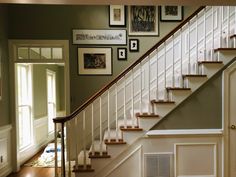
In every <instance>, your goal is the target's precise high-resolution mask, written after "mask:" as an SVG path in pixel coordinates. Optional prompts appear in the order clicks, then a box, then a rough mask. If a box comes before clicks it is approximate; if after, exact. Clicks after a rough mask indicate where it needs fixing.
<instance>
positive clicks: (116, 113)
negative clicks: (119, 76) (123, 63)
mask: <svg viewBox="0 0 236 177" xmlns="http://www.w3.org/2000/svg"><path fill="white" fill-rule="evenodd" d="M115 108H116V110H115V111H116V112H115V115H116V141H117V142H118V141H119V139H118V130H119V128H118V103H117V83H115Z"/></svg>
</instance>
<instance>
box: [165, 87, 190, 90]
mask: <svg viewBox="0 0 236 177" xmlns="http://www.w3.org/2000/svg"><path fill="white" fill-rule="evenodd" d="M166 90H180V91H184V90H191V88H182V87H166Z"/></svg>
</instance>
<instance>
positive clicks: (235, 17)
mask: <svg viewBox="0 0 236 177" xmlns="http://www.w3.org/2000/svg"><path fill="white" fill-rule="evenodd" d="M234 34H236V6H235V8H234ZM234 47H235V48H236V37H234Z"/></svg>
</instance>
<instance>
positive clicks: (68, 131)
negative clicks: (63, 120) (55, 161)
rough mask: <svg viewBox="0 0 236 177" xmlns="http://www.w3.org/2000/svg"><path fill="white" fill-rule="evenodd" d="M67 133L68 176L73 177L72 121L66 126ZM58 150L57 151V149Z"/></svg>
mask: <svg viewBox="0 0 236 177" xmlns="http://www.w3.org/2000/svg"><path fill="white" fill-rule="evenodd" d="M66 127H67V128H66V131H67V135H68V136H67V137H66V141H67V155H68V156H67V161H68V176H69V177H71V157H70V154H71V153H70V148H71V147H70V144H71V134H70V130H71V121H68V122H67V126H66ZM56 150H57V149H56Z"/></svg>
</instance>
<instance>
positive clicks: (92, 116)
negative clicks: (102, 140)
mask: <svg viewBox="0 0 236 177" xmlns="http://www.w3.org/2000/svg"><path fill="white" fill-rule="evenodd" d="M91 112H92V115H91V118H92V120H91V121H92V146H91V147H92V155H94V111H93V103H92V107H91Z"/></svg>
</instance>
